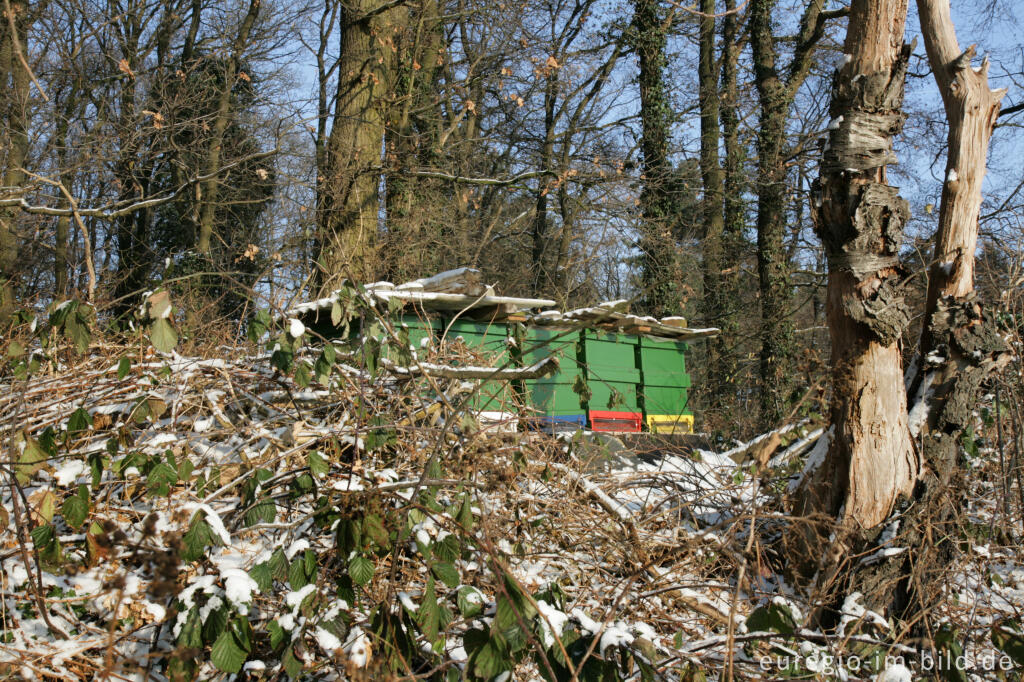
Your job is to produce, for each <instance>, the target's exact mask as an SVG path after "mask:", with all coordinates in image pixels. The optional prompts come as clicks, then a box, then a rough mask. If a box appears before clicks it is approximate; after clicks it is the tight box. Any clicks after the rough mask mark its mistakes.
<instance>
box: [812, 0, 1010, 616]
mask: <svg viewBox="0 0 1024 682" xmlns="http://www.w3.org/2000/svg"><path fill="white" fill-rule="evenodd" d="M918 7H919V10H920V12H919V13H920V15H921V28H922V33H923V35H924V38H925V44H926V48H927V51H928V55H929V59H930V61H931V63H932V68H933V70H934V72H935V77H936V80H937V81H938V83H939V87H940V90H941V91H942V96H943V100H944V102H945V105H946V111H947V115H948V117H949V127H950V131H949V160H948V164H947V176H946V182H945V186H944V188H943V195H942V206H941V209H940V225H939V232H938V234H937V235H936V247H935V258H936V264H935V265H934V266H933V267H932V270H931V286H930V289H929V296H928V304H927V305H928V308H927V310H926V316H925V320H926V326H925V329H924V331H923V334H922V343H921V349H920V356H919V357H920V358H924V359H923V360H919V363H921V366H920V368H919V369H918V370H916V371H913V370H912V371H911V373H910V374H911V375H912V376H911V377H909V378H910V379H912V380H911V381H910V382H909V384H910V391H909V393H910V395H911V396H913V400H912V401H911V409H910V412H909V413H908V411H907V408H908V400H907V394H906V389H905V388H904V386H905V385H906V384H905V383H904V377H903V376H902V371H901V368H900V354H899V346H898V342H899V338H900V337H901V335H902V334H903V332H904V331H905V329H906V326H907V322H908V320H909V315H908V314H907V312H906V308H905V306H904V303H903V300H902V294H901V288H902V283H901V279H902V278H903V273H902V271H901V266H900V264H899V262H898V259H897V253H898V247H899V241H900V239H901V237H902V227H903V224H904V223H905V221H906V218H907V216H908V211H907V207H906V202H904V201H903V200H902V199H900V198H899V197H898V196H897V194H896V190H895V188H892V187H889V186H887V185H885V184H884V181H885V164H887V163H890V162H891V161H893V160H894V158H893V154H892V147H891V143H892V136H893V135H894V134H895V133H896V132H898V131H899V129H900V127H901V125H902V122H903V116H902V114H901V113H900V106H901V100H902V96H903V78H904V75H905V70H906V62H907V58H908V57H909V54H910V50H909V49H908V48H906V47H903V48H902V49H901V48H900V42H901V40H902V33H903V21H904V18H905V13H906V4H905V1H904V0H874V1H872V0H855V1H854V2H853V4H852V6H851V15H850V26H849V32H848V34H847V41H846V51H847V53H848V54H847V56H846V58H845V59H844V63H843V65H842V67H841V68H840V69H839V71H838V72H837V74H836V79H835V84H834V91H833V103H832V114H833V116H834V119H833V124H832V126H830V128H831V129H832V130H831V132H830V135H829V141H828V145H827V146H826V151H825V155H824V159H823V161H822V170H821V178H820V180H819V181H818V182H817V183H816V186H815V203H816V206H817V208H816V211H815V219H816V225H817V228H818V231H819V234H820V235H821V237H822V241H823V243H824V244H825V247H826V253H827V255H828V259H829V271H830V272H829V296H828V315H829V328H830V331H831V333H832V340H833V349H832V352H833V360H832V362H833V381H834V398H833V401H834V404H833V408H832V422H833V430H832V439H831V442H830V443H829V448H828V452H827V455H826V456H825V458H824V462H823V463H822V464H821V466H819V467H818V468H816V469H814V470H813V471H808V472H806V475H805V478H804V481H803V483H802V487H801V488H800V490H798V495H797V504H796V511H797V512H798V513H803V514H813V513H819V514H823V515H825V516H826V517H828V518H829V519H830V520H831V519H837V520H838V523H839V528H838V532H836V534H835V536H834V540H833V541H832V542H830V544H829V547H828V551H826V552H821V551H817V552H815V553H814V554H813V556H821V557H823V558H822V559H821V563H819V564H818V566H817V568H818V569H820V573H819V587H821V588H823V589H824V590H825V592H826V599H827V600H828V599H831V598H834V597H836V595H837V594H841V593H842V592H843V591H844V590H845V589H846V586H849V585H851V584H853V585H856V589H858V590H859V591H860V592H862V593H864V594H866V595H869V598H868V599H869V601H870V602H871V606H872V607H882V608H885V609H888V610H889V612H890V613H892V614H893V615H895V616H897V617H902V618H905V617H907V616H908V615H910V614H914V613H918V612H922V611H923V610H924V609H926V608H927V604H928V602H929V600H931V599H932V598H933V594H934V591H935V589H936V588H937V586H938V584H939V581H940V580H941V579H942V577H943V576H944V575H945V571H946V570H947V569H948V566H949V564H950V563H951V559H952V558H953V556H954V553H955V552H956V546H955V542H956V538H957V537H959V532H958V530H957V528H956V525H957V523H958V520H959V513H960V506H961V505H960V499H961V498H960V495H959V491H961V490H962V487H961V485H962V481H961V480H960V477H959V474H958V472H959V471H960V470H961V468H962V467H960V466H958V464H959V462H958V455H959V452H960V446H959V442H960V438H959V436H960V434H961V433H962V432H963V430H964V429H965V428H967V427H969V426H970V420H971V418H972V417H971V415H972V412H973V409H974V407H975V404H976V400H977V396H978V393H979V389H980V387H981V385H982V383H983V382H984V381H985V380H986V379H987V378H988V376H989V375H990V374H991V373H992V372H993V371H995V370H997V369H999V368H1000V367H1001V366H1002V365H1004V364H1005V363H1006V362H1008V360H1009V357H1010V356H1009V353H1008V352H1007V345H1006V343H1005V341H1004V339H1003V337H1002V335H1001V334H1000V331H999V329H998V328H997V325H996V324H995V321H994V319H993V318H992V317H991V316H990V315H988V314H986V313H985V311H984V310H983V309H982V308H981V306H980V304H978V303H977V301H976V300H975V299H974V294H973V291H974V283H973V271H974V251H975V245H976V243H977V232H978V209H979V206H980V203H981V179H982V177H983V176H984V173H985V158H986V155H987V151H988V140H989V137H990V135H991V132H992V128H993V124H994V123H995V120H996V116H997V115H998V110H999V101H1000V99H1001V97H1002V95H1003V93H1002V92H999V91H995V92H993V91H991V90H990V89H989V88H988V84H987V75H986V72H987V64H983V65H982V67H981V68H980V69H979V70H977V71H975V70H973V69H971V68H970V58H971V55H972V54H973V47H972V48H969V49H968V50H967V51H966V52H964V53H962V54H961V52H960V49H959V47H958V46H957V43H956V37H955V33H954V31H953V25H952V22H951V20H950V18H949V6H948V0H918ZM903 496H906V497H907V498H908V501H912V503H911V504H909V505H906V506H897V505H898V501H899V498H901V497H903ZM894 508H895V511H896V513H895V514H893V515H892V516H890V514H891V513H892V512H893V511H894ZM897 518H898V521H897V520H896V519H897ZM886 520H890V521H892V523H890V524H888V527H889V528H891V529H892V530H893V531H895V529H896V528H900V529H901V532H900V536H899V538H898V539H897V540H896V541H895V542H896V543H898V544H899V545H900V546H905V547H908V548H909V551H907V552H904V553H902V554H899V555H898V556H897V558H895V559H891V560H886V561H880V562H875V563H870V562H863V561H858V562H855V563H850V562H851V561H852V558H853V557H854V556H856V555H863V554H865V553H869V552H871V544H872V543H873V540H874V537H873V536H877V535H878V534H879V526H880V524H881V523H882V522H883V521H886ZM802 540H803V542H805V543H807V544H809V545H810V546H811V547H812V548H814V549H819V548H820V547H821V546H822V544H823V543H821V541H820V539H816V538H815V537H814V536H813V535H812V534H811V533H804V534H803V535H802ZM868 564H870V565H868ZM826 605H827V604H826Z"/></svg>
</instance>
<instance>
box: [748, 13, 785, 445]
mask: <svg viewBox="0 0 1024 682" xmlns="http://www.w3.org/2000/svg"><path fill="white" fill-rule="evenodd" d="M774 11H775V0H753V2H752V3H751V6H750V44H751V48H752V51H753V56H754V84H755V85H756V87H757V94H758V100H759V102H760V121H759V126H758V131H757V157H758V158H757V275H758V284H759V291H760V296H761V353H760V361H759V371H760V378H761V393H760V396H761V400H760V402H761V424H762V426H764V427H772V426H774V425H775V424H776V422H778V420H779V419H781V418H782V416H783V415H784V414H785V410H786V403H787V401H788V398H789V393H790V372H789V360H790V356H791V355H792V352H793V351H792V341H793V339H792V335H793V325H792V322H791V320H790V317H789V314H790V291H789V264H788V263H787V262H786V250H785V245H784V238H785V210H786V194H785V191H786V185H785V183H786V168H785V166H784V164H783V159H782V148H783V145H784V144H785V140H786V116H787V114H788V112H789V104H790V102H789V101H788V99H789V98H788V97H787V93H786V87H785V84H784V83H783V81H782V79H781V78H780V77H779V74H778V70H777V68H776V59H777V56H776V52H775V38H774V36H773V35H772V29H771V18H772V14H773V13H774Z"/></svg>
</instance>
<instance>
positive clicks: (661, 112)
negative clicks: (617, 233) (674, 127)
mask: <svg viewBox="0 0 1024 682" xmlns="http://www.w3.org/2000/svg"><path fill="white" fill-rule="evenodd" d="M632 30H633V32H634V36H633V40H634V46H635V49H636V52H637V56H638V57H639V61H640V74H639V84H640V125H641V129H642V131H641V134H642V138H641V141H640V148H641V150H642V152H643V163H644V166H643V169H644V179H643V188H642V189H641V192H640V207H641V211H642V215H641V220H640V252H641V256H640V257H641V259H642V262H641V268H642V271H641V287H642V297H643V300H642V301H641V305H640V306H639V307H640V308H641V309H642V311H643V312H645V313H647V314H649V315H654V316H657V317H663V316H665V315H673V314H676V313H678V311H679V293H678V286H677V283H678V281H679V274H678V272H677V270H678V267H677V265H676V264H677V254H676V247H675V240H674V238H673V235H672V218H673V217H674V216H673V213H674V212H673V210H672V196H671V190H670V185H671V179H672V167H671V166H670V164H669V161H668V148H669V139H670V135H669V128H670V121H671V109H670V105H669V100H668V95H667V93H666V92H665V40H666V38H665V33H666V26H665V21H664V19H663V18H662V16H661V12H660V11H659V9H658V2H657V0H634V14H633V27H632Z"/></svg>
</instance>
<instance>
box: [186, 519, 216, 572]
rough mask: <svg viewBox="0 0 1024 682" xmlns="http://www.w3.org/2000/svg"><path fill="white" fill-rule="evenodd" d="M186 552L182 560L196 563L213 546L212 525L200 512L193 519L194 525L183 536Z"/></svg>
mask: <svg viewBox="0 0 1024 682" xmlns="http://www.w3.org/2000/svg"><path fill="white" fill-rule="evenodd" d="M181 541H182V544H183V545H184V548H185V549H184V551H183V552H182V553H181V558H182V559H184V560H185V561H195V560H196V559H199V558H200V557H202V556H203V554H205V553H206V548H207V547H208V546H209V545H212V544H213V531H212V530H211V529H210V524H208V523H207V522H206V520H205V519H204V518H203V517H202V516H201V515H200V513H199V512H196V514H195V515H194V516H193V517H192V523H191V525H189V528H188V531H187V532H186V533H185V534H184V535H183V536H181Z"/></svg>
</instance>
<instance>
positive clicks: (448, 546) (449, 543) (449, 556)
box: [431, 535, 459, 563]
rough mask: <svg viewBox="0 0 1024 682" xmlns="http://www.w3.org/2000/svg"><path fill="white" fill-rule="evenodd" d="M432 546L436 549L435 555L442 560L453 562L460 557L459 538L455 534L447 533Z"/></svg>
mask: <svg viewBox="0 0 1024 682" xmlns="http://www.w3.org/2000/svg"><path fill="white" fill-rule="evenodd" d="M431 548H432V549H433V550H434V556H436V557H437V558H438V559H439V560H441V561H446V562H449V563H451V562H454V561H455V560H456V559H458V558H459V539H458V538H457V537H455V535H445V536H444V537H443V538H442V539H441V540H440V541H438V542H435V543H434V544H433V545H432V546H431Z"/></svg>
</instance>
